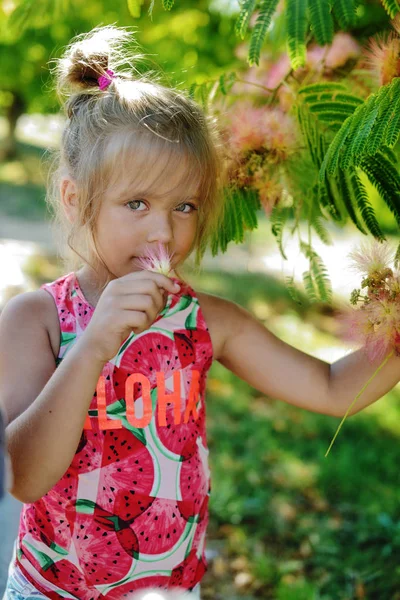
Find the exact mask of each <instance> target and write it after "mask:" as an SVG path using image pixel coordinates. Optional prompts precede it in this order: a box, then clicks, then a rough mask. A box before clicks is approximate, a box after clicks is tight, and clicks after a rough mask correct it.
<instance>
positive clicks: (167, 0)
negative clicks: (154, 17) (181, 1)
mask: <svg viewBox="0 0 400 600" xmlns="http://www.w3.org/2000/svg"><path fill="white" fill-rule="evenodd" d="M174 1H175V0H162V5H163V8H164V10H171V8H172V7H173V5H174Z"/></svg>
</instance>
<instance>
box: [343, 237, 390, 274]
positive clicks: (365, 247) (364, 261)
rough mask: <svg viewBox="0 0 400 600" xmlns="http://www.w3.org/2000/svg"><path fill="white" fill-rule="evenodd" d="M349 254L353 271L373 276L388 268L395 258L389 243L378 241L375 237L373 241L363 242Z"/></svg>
mask: <svg viewBox="0 0 400 600" xmlns="http://www.w3.org/2000/svg"><path fill="white" fill-rule="evenodd" d="M348 256H349V258H350V259H351V260H352V264H351V265H350V268H351V269H352V270H353V271H356V272H359V273H361V274H365V275H367V276H371V275H373V274H374V273H376V272H377V271H382V270H384V269H386V268H388V266H389V263H390V262H392V260H393V251H392V249H391V248H390V247H389V245H388V244H387V243H384V242H378V241H377V240H376V239H375V238H374V239H373V240H372V241H368V242H363V243H361V244H360V245H359V247H358V248H356V249H355V250H353V251H352V252H350V253H349V255H348Z"/></svg>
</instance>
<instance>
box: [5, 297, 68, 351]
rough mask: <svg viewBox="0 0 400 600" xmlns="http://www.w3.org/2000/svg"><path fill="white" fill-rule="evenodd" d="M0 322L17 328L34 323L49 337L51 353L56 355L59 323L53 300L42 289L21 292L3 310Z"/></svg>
mask: <svg viewBox="0 0 400 600" xmlns="http://www.w3.org/2000/svg"><path fill="white" fill-rule="evenodd" d="M0 320H1V321H3V323H4V322H5V321H7V322H8V323H10V322H14V321H15V322H16V323H18V327H19V328H20V327H21V326H23V327H29V323H34V324H35V326H36V327H38V326H39V327H42V328H43V329H44V330H45V331H46V333H47V334H48V336H49V339H50V342H51V346H52V349H53V352H54V353H56V352H57V354H56V356H57V355H58V351H57V336H58V339H59V337H60V336H59V322H58V312H57V307H56V305H55V302H54V298H53V297H52V296H51V294H49V293H48V292H46V291H45V290H44V289H38V290H34V291H31V292H23V293H22V294H17V295H16V296H14V297H13V298H11V299H10V300H9V301H8V302H7V303H6V305H5V307H4V308H3V310H2V312H1V315H0Z"/></svg>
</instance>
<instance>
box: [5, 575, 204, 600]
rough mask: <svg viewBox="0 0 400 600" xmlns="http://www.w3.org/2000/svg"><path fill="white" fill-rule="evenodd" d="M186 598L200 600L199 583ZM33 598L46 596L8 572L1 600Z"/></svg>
mask: <svg viewBox="0 0 400 600" xmlns="http://www.w3.org/2000/svg"><path fill="white" fill-rule="evenodd" d="M186 596H188V597H190V598H192V599H193V600H201V599H200V583H198V584H197V585H196V586H195V587H194V588H193V590H192V591H191V592H187V593H186V594H185V597H186ZM33 598H47V596H44V595H43V594H42V593H41V592H39V590H37V589H36V588H35V587H34V586H33V585H32V584H31V582H30V581H28V579H27V578H26V577H25V575H24V574H23V573H22V572H21V571H20V570H19V569H18V568H17V569H14V570H13V571H12V572H11V573H10V570H9V575H8V580H7V585H6V590H5V592H4V596H3V598H2V600H23V599H24V600H31V599H32V600H33Z"/></svg>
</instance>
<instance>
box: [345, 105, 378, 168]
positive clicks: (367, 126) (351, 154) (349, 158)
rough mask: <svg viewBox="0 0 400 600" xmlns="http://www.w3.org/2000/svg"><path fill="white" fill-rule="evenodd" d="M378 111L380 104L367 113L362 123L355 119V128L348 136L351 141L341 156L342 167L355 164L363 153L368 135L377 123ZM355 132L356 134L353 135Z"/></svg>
mask: <svg viewBox="0 0 400 600" xmlns="http://www.w3.org/2000/svg"><path fill="white" fill-rule="evenodd" d="M378 112H379V106H375V107H374V108H373V109H372V110H371V111H369V112H367V113H366V115H365V117H364V119H363V120H362V121H361V123H358V124H357V121H354V126H353V129H352V131H351V133H350V134H349V138H348V139H349V143H348V144H347V147H346V149H345V150H344V152H343V153H342V155H341V156H340V160H339V167H340V168H341V169H348V168H349V166H350V165H354V162H355V159H356V158H357V157H359V156H360V155H361V154H362V151H363V149H364V148H365V145H366V143H367V140H368V136H369V134H370V133H371V130H372V128H373V126H374V124H375V121H376V118H377V116H378ZM353 132H354V135H352V133H353Z"/></svg>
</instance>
